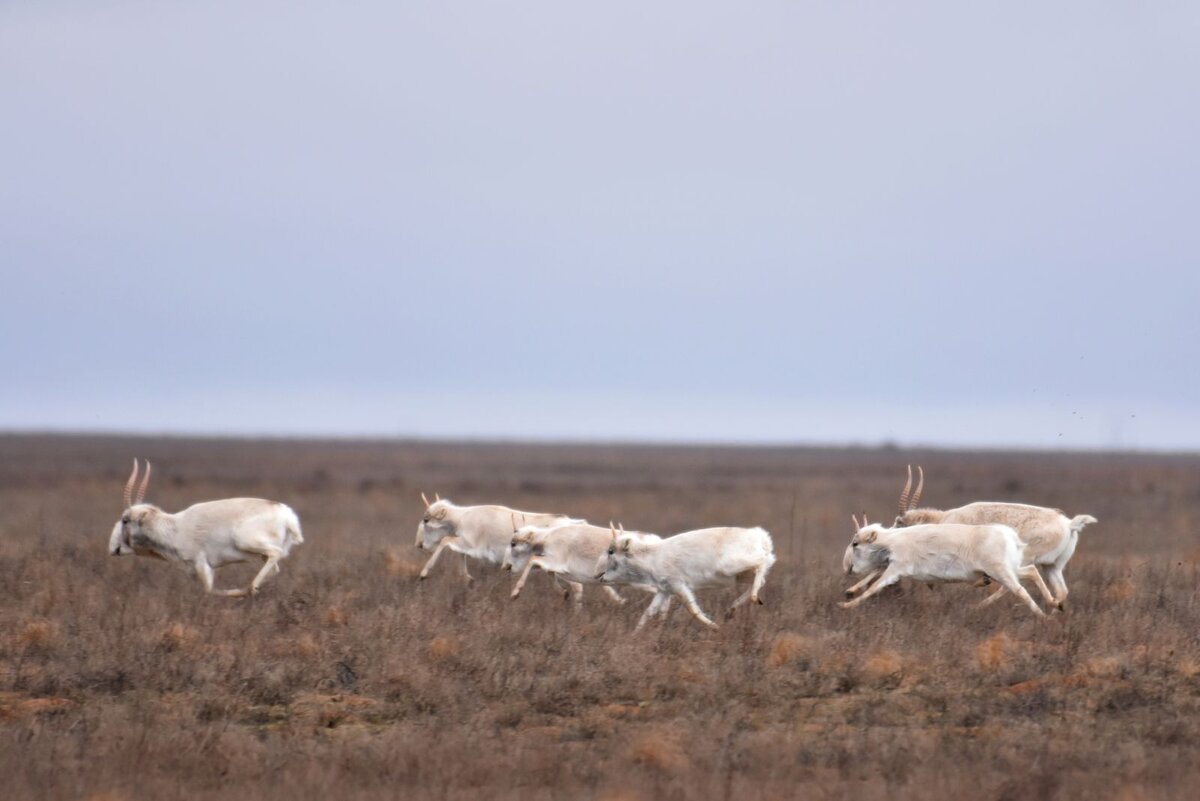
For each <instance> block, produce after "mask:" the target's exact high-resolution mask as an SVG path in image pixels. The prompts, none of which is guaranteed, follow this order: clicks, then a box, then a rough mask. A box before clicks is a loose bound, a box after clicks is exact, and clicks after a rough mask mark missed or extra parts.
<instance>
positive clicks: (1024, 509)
mask: <svg viewBox="0 0 1200 801" xmlns="http://www.w3.org/2000/svg"><path fill="white" fill-rule="evenodd" d="M917 472H918V475H919V480H918V482H917V489H916V491H915V492H914V493H913V494H912V497H911V498H910V497H909V491H910V490H911V489H912V466H911V465H910V466H909V468H908V481H907V482H906V483H905V485H904V490H903V491H902V492H901V493H900V514H899V515H898V516H897V517H896V523H895V527H897V528H900V527H908V526H916V525H921V524H923V523H962V524H965V525H982V524H985V523H1001V524H1003V525H1006V526H1011V527H1012V528H1013V529H1015V530H1016V532H1017V536H1018V537H1020V538H1021V544H1022V545H1023V546H1024V549H1025V550H1024V554H1025V564H1032V565H1037V566H1038V567H1040V568H1041V569H1043V570H1045V571H1046V581H1047V583H1049V585H1050V589H1051V590H1052V591H1053V593H1054V605H1055V606H1057V607H1058V608H1059V609H1062V608H1063V604H1064V603H1065V602H1066V600H1067V581H1066V578H1065V577H1064V576H1063V571H1064V570H1065V569H1066V567H1067V562H1069V561H1070V560H1071V557H1072V556H1073V555H1074V554H1075V547H1076V546H1077V545H1078V544H1079V532H1081V531H1083V529H1084V527H1085V526H1088V525H1091V524H1092V523H1095V522H1097V521H1096V518H1094V517H1092V516H1091V515H1076V516H1075V517H1070V518H1069V517H1067V516H1066V515H1065V514H1064V513H1063V512H1062V510H1061V509H1050V508H1047V507H1045V506H1030V505H1028V504H1024V503H1006V502H1002V501H978V502H976V503H969V504H967V505H966V506H960V507H958V508H956V509H947V510H944V511H943V510H941V509H929V508H918V504H919V503H920V501H921V491H922V490H923V489H924V488H925V471H924V470H923V469H921V467H920V466H919V465H918V466H917ZM1004 592H1005V590H1004V588H1003V587H1001V588H1000V589H998V590H997V591H996V594H997V595H1002V594H1003V593H1004Z"/></svg>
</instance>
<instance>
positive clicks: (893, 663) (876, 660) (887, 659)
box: [862, 648, 905, 682]
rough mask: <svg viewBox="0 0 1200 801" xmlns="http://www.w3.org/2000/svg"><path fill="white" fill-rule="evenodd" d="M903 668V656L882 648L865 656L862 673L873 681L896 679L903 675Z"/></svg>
mask: <svg viewBox="0 0 1200 801" xmlns="http://www.w3.org/2000/svg"><path fill="white" fill-rule="evenodd" d="M904 669H905V660H904V657H902V656H901V655H900V654H898V653H896V652H895V651H892V650H889V649H887V648H884V649H882V650H879V651H876V652H875V653H873V654H871V655H870V656H869V657H867V661H866V662H864V663H863V667H862V673H863V676H864V677H865V678H867V679H870V680H871V681H874V682H884V681H896V680H899V679H900V678H901V677H902V676H903V674H904Z"/></svg>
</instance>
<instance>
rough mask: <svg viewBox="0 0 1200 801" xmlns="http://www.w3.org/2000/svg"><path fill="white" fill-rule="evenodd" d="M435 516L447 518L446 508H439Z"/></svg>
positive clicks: (441, 518)
mask: <svg viewBox="0 0 1200 801" xmlns="http://www.w3.org/2000/svg"><path fill="white" fill-rule="evenodd" d="M434 517H436V518H437V519H438V520H445V519H446V509H445V508H444V507H443V508H441V509H438V510H437V513H436V514H434Z"/></svg>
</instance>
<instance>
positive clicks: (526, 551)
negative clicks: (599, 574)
mask: <svg viewBox="0 0 1200 801" xmlns="http://www.w3.org/2000/svg"><path fill="white" fill-rule="evenodd" d="M609 526H610V527H609V528H601V527H600V526H592V525H588V524H586V523H569V524H567V525H561V526H551V527H540V526H522V527H520V528H517V521H516V519H515V517H514V519H513V529H514V530H513V535H512V540H511V541H510V542H509V545H508V550H507V551H505V553H504V562H503V563H502V565H501V566H502V567H503V568H504V569H505V570H511V571H513V572H519V573H520V574H521V576H520V578H519V579H517V583H516V586H514V587H513V591H512V598H513V600H516V599H517V598H518V597H519V596H520V595H521V590H522V589H523V588H524V587H525V582H526V580H528V578H529V573H530V571H531V570H533V569H534V568H535V567H536V568H538V569H539V570H544V571H545V572H547V573H549V574H551V575H552V576H554V579H555V581H559V580H561V581H565V582H566V584H567V586H568V588H569V591H570V592H571V593H573V594H574V596H575V609H576V610H578V609H579V608H580V607H581V606H582V604H583V585H584V584H597V583H599V582H598V581H597V580H596V575H595V574H596V560H597V559H599V558H600V555H601V554H603V553H604V551H605V549H607V548H608V546H609V543H610V542H611V524H609ZM631 536H637V537H639V538H641V539H643V540H645V539H655V540H658V539H661V538H660V537H658V536H656V535H654V534H643V533H640V532H634V533H633V534H631ZM643 589H651V588H646V587H643ZM604 591H605V592H606V593H607V594H608V596H609V597H610V598H612V599H613V600H614V601H616V602H617V603H619V604H624V603H625V599H624V598H622V597H621V595H620V593H618V592H617V591H616V589H614V588H613V587H612V586H611V585H607V584H606V585H604ZM651 591H653V590H652V589H651Z"/></svg>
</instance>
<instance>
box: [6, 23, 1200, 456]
mask: <svg viewBox="0 0 1200 801" xmlns="http://www.w3.org/2000/svg"><path fill="white" fill-rule="evenodd" d="M982 5H983V4H977V3H960V2H947V3H904V4H897V3H890V4H884V3H871V4H865V3H817V2H797V1H795V0H793V1H792V2H750V3H733V2H720V3H717V2H707V1H698V0H687V2H683V1H679V2H676V0H659V1H658V2H652V3H647V2H623V1H621V0H607V1H606V2H604V3H591V4H584V3H563V2H559V1H557V0H556V1H554V2H549V1H547V2H540V1H537V0H533V1H531V2H521V3H516V2H471V3H459V2H447V0H440V1H439V2H429V3H424V2H407V3H398V2H380V3H353V2H339V3H297V2H279V3H263V2H246V1H245V0H239V2H213V1H211V0H209V1H207V2H204V3H183V2H179V3H168V2H161V0H158V1H157V2H130V1H125V2H105V1H104V0H89V1H88V2H56V3H45V2H34V1H33V0H25V1H20V0H8V2H5V3H2V4H0V376H2V377H3V378H2V379H0V381H2V388H0V428H6V429H13V428H59V429H106V430H144V431H154V432H160V431H172V432H237V433H275V434H290V433H302V434H303V433H309V434H380V435H420V436H498V437H506V436H515V437H537V438H558V437H570V438H574V439H611V438H622V439H643V438H649V439H671V440H695V439H700V440H710V441H712V440H716V441H721V440H752V441H781V442H797V441H808V442H862V443H873V442H879V441H883V440H894V441H897V442H900V443H937V444H951V445H962V444H1005V445H1022V446H1037V447H1052V448H1053V447H1071V448H1074V447H1106V446H1113V445H1120V446H1125V447H1143V448H1150V447H1153V448H1171V449H1179V448H1186V449H1194V448H1198V447H1200V379H1198V378H1197V370H1196V365H1197V356H1198V355H1200V354H1198V350H1200V346H1198V343H1200V320H1198V315H1197V304H1198V302H1200V292H1198V290H1200V273H1198V271H1197V267H1198V266H1200V265H1198V263H1197V256H1200V224H1198V216H1200V147H1198V145H1197V143H1198V142H1200V5H1198V4H1196V3H1194V2H1174V3H1171V2H1160V3H1153V4H1125V3H1121V4H1118V3H1097V2H1078V3H1070V2H1066V3H1053V4H1046V3H1019V2H1017V3H1014V2H1004V3H995V4H988V5H990V6H991V7H990V8H984V7H982Z"/></svg>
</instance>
